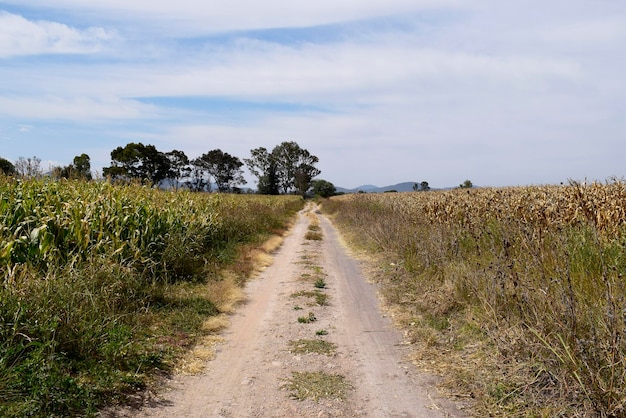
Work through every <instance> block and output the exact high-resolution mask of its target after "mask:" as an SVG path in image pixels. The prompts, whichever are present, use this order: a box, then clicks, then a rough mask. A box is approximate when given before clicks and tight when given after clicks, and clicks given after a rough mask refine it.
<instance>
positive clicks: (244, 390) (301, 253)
mask: <svg viewBox="0 0 626 418" xmlns="http://www.w3.org/2000/svg"><path fill="white" fill-rule="evenodd" d="M308 210H309V211H310V210H311V206H309V207H308ZM318 216H319V218H321V227H322V233H323V239H322V240H320V241H313V240H307V239H305V234H306V231H307V227H308V225H309V217H308V216H305V213H304V211H303V212H301V213H300V214H299V217H298V220H297V222H296V224H295V225H294V227H293V229H292V231H291V233H290V234H289V235H288V236H287V237H286V238H285V241H284V244H283V246H282V247H281V248H280V250H279V251H278V252H277V253H276V254H275V257H274V262H273V264H272V265H271V266H270V267H268V268H267V269H266V270H265V271H264V272H263V273H262V274H261V275H260V276H259V277H258V278H256V279H254V280H252V281H250V283H249V284H248V285H247V288H246V294H247V303H246V304H245V305H243V306H242V307H241V308H240V309H239V310H238V312H237V313H236V314H235V315H233V317H232V322H231V326H230V327H229V328H228V329H227V330H226V331H225V332H224V335H223V337H224V339H225V342H224V343H223V344H221V345H219V346H218V347H217V355H216V359H215V360H213V361H211V362H209V363H208V366H207V369H206V371H205V372H204V373H203V374H201V375H198V376H176V377H174V378H173V379H172V380H171V382H169V385H168V390H166V391H164V392H163V393H161V394H160V395H159V399H158V400H156V401H153V402H150V403H149V404H148V405H146V406H144V407H143V408H142V409H141V410H139V411H137V410H134V411H130V410H124V411H118V414H116V415H117V416H139V417H167V418H174V417H330V416H362V417H460V416H462V413H461V412H460V411H459V410H458V409H456V408H455V406H454V404H452V403H451V402H449V401H447V400H445V399H441V398H439V397H437V392H436V389H435V387H434V384H433V382H434V379H432V378H431V377H429V376H426V375H422V374H419V373H417V372H416V371H415V370H414V369H413V367H412V366H411V365H410V364H409V363H407V362H405V361H404V360H403V359H402V358H403V356H404V352H403V348H402V346H401V337H400V334H399V333H398V332H397V331H396V330H394V329H393V328H392V324H391V323H390V321H389V320H388V319H387V318H384V317H383V316H382V315H381V313H380V310H379V308H378V300H377V297H376V294H375V290H374V289H373V287H372V286H371V285H370V284H368V283H367V281H366V280H365V279H364V278H363V276H362V275H361V273H360V271H359V268H358V263H357V262H356V261H355V260H354V259H352V258H351V257H349V256H348V255H347V253H346V251H345V249H344V247H343V246H342V245H341V243H340V240H339V238H338V234H337V232H336V231H335V229H334V227H333V226H332V224H331V223H330V222H329V221H328V220H327V219H325V218H324V217H323V216H321V215H318ZM311 268H314V269H315V271H317V272H318V273H319V274H322V275H323V277H324V280H325V282H326V284H327V285H326V288H325V289H324V292H325V293H326V294H328V296H329V300H330V302H329V305H328V306H317V305H315V304H312V303H310V301H306V300H301V299H300V298H294V293H296V292H299V291H302V290H312V289H313V288H312V283H311V281H310V280H306V279H304V278H306V277H309V276H311V275H310V274H309V273H310V271H311V270H310V269H311ZM307 272H309V273H307ZM297 305H302V307H303V309H302V310H294V307H295V306H297ZM298 308H301V307H300V306H298ZM303 312H304V313H308V312H312V313H313V314H314V316H315V317H316V318H317V321H316V322H315V323H313V324H301V323H298V320H297V318H298V317H299V316H301V315H302V314H303ZM319 329H324V330H327V331H328V335H327V336H324V337H323V338H324V339H325V340H327V341H329V342H333V343H335V344H337V346H338V350H337V353H336V355H334V356H331V357H328V356H324V355H321V354H298V355H296V354H293V353H291V352H290V351H289V341H295V340H299V339H311V338H322V337H316V335H315V334H316V330H319ZM300 371H323V372H325V373H332V374H340V375H342V376H345V378H346V380H347V381H348V382H349V383H351V384H352V386H353V387H354V390H353V391H351V392H350V394H349V396H348V397H347V398H346V399H345V400H340V399H322V400H320V401H314V400H309V399H307V400H304V401H300V400H296V399H292V398H291V397H290V393H289V391H288V390H287V389H286V388H285V383H286V382H288V381H289V379H290V378H291V376H292V373H293V372H300Z"/></svg>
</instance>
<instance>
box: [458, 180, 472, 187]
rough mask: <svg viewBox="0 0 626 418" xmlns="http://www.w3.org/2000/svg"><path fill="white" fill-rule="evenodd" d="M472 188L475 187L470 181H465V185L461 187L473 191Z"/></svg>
mask: <svg viewBox="0 0 626 418" xmlns="http://www.w3.org/2000/svg"><path fill="white" fill-rule="evenodd" d="M472 187H474V185H473V184H472V182H471V181H470V180H465V181H464V182H463V183H461V184H460V185H459V188H460V189H471V188H472Z"/></svg>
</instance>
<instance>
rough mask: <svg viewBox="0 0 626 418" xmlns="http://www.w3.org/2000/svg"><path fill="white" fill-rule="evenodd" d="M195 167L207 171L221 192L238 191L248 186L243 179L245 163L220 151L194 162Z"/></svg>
mask: <svg viewBox="0 0 626 418" xmlns="http://www.w3.org/2000/svg"><path fill="white" fill-rule="evenodd" d="M194 165H195V166H198V167H200V168H201V169H203V170H205V171H206V172H207V173H208V174H209V176H210V177H211V178H213V181H214V182H215V185H216V186H217V189H218V190H219V191H220V192H227V191H234V190H237V188H238V186H240V185H243V184H246V180H245V179H244V178H243V170H242V169H241V167H242V166H243V163H242V162H241V161H240V160H239V158H237V157H234V156H232V155H230V154H229V153H227V152H224V151H222V150H219V149H215V150H212V151H209V152H208V153H206V154H203V155H202V156H201V157H199V158H197V159H195V160H194Z"/></svg>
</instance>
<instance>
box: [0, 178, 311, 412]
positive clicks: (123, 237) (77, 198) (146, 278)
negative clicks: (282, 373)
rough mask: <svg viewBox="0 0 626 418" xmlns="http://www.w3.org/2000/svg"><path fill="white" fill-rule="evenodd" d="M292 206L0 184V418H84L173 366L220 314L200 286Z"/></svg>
mask: <svg viewBox="0 0 626 418" xmlns="http://www.w3.org/2000/svg"><path fill="white" fill-rule="evenodd" d="M301 207H302V200H301V199H300V198H297V197H293V196H290V197H265V196H248V195H242V196H232V195H218V194H215V195H209V194H192V193H185V192H178V193H173V192H163V191H158V190H154V189H150V188H147V187H140V186H114V185H111V184H108V183H86V182H79V181H62V182H46V181H35V180H33V181H18V180H13V179H6V178H3V179H0V221H1V222H0V272H2V282H1V284H0V415H1V416H68V415H69V416H72V415H83V414H84V415H90V414H94V413H95V411H96V410H97V409H98V408H99V407H101V406H102V405H103V404H106V403H108V402H111V401H112V400H115V399H119V398H120V397H121V396H123V395H124V394H128V393H132V392H133V391H136V390H140V389H142V388H144V387H145V386H146V384H147V383H148V382H150V380H151V379H152V378H153V377H154V376H155V375H156V374H159V373H162V372H164V371H167V370H169V369H170V368H171V366H172V364H173V362H174V359H175V357H176V356H177V355H179V354H180V352H182V351H183V350H184V349H186V348H188V347H190V346H191V345H192V344H193V343H194V341H195V339H196V338H197V337H198V335H199V334H200V328H201V324H202V321H203V319H205V318H206V317H208V316H210V315H216V314H218V313H219V309H218V308H217V307H216V305H215V304H214V303H213V302H212V300H211V295H209V296H208V297H201V296H200V294H201V293H202V292H201V291H200V289H201V288H202V286H203V284H204V283H207V282H208V281H214V280H221V278H220V277H221V276H220V272H221V271H222V270H223V269H225V268H229V266H231V265H232V266H234V267H235V268H236V270H237V271H238V272H239V273H240V275H241V276H242V277H240V280H241V281H243V280H245V274H246V272H245V271H243V270H242V269H243V267H242V266H240V265H239V264H240V263H239V261H240V259H239V258H238V257H239V256H240V255H239V254H240V249H241V248H242V246H246V245H255V244H259V243H260V242H261V241H262V240H263V239H264V238H265V237H267V236H269V234H272V233H276V232H281V231H282V230H284V228H285V226H286V223H287V222H288V220H289V219H290V218H291V217H292V216H293V215H294V214H295V212H296V211H297V210H299V209H300V208H301Z"/></svg>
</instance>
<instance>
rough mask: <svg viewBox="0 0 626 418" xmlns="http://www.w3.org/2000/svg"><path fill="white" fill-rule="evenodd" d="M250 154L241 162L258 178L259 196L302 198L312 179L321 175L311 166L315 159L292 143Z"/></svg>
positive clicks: (316, 159) (313, 164)
mask: <svg viewBox="0 0 626 418" xmlns="http://www.w3.org/2000/svg"><path fill="white" fill-rule="evenodd" d="M251 155H252V157H251V158H249V159H244V161H245V163H246V165H247V166H248V169H249V170H250V172H251V173H252V174H253V175H255V176H256V177H257V178H258V189H259V192H260V193H267V194H278V193H279V192H280V191H282V192H283V193H285V194H287V193H291V192H297V193H298V194H300V195H302V196H304V195H305V194H306V192H307V191H308V190H309V189H310V188H311V181H312V180H313V178H314V177H315V176H317V175H319V174H320V173H321V171H320V170H319V169H317V168H316V167H315V164H317V163H318V162H319V159H318V158H317V157H316V156H315V155H312V154H311V153H310V152H309V151H308V150H306V149H303V148H301V147H300V146H299V145H298V144H297V143H296V142H293V141H290V142H283V143H281V144H279V145H277V146H276V147H274V149H273V150H272V152H271V153H270V152H268V151H267V149H266V148H256V149H253V150H252V151H251Z"/></svg>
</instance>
